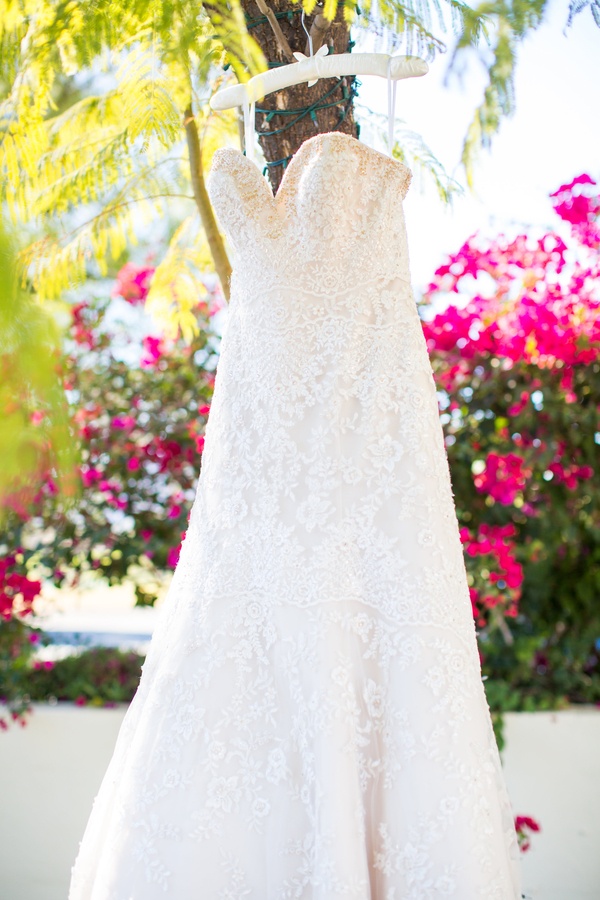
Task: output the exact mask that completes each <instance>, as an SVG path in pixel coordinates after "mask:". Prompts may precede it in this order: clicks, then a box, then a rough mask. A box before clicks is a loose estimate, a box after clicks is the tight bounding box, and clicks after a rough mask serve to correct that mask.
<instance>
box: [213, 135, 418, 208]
mask: <svg viewBox="0 0 600 900" xmlns="http://www.w3.org/2000/svg"><path fill="white" fill-rule="evenodd" d="M331 138H333V139H334V142H335V141H338V140H339V139H340V138H341V139H342V143H343V142H344V141H347V142H348V143H349V144H352V145H354V146H356V147H357V148H359V149H361V150H363V151H367V153H371V154H373V157H374V159H376V160H377V161H379V162H384V163H387V164H388V165H389V166H390V167H392V168H395V169H398V170H399V171H401V172H402V173H403V174H404V175H405V176H408V177H411V176H412V172H411V170H410V169H409V168H408V166H407V165H406V164H405V163H403V162H402V161H401V160H399V159H394V158H393V157H391V156H388V155H387V154H386V153H382V152H381V150H376V149H375V148H374V147H370V146H369V145H368V144H364V143H363V142H362V141H359V140H358V138H355V137H354V136H353V135H351V134H346V133H345V132H343V131H325V132H321V133H319V134H315V135H313V136H312V137H310V138H308V139H307V140H305V141H304V142H303V143H302V144H300V146H299V147H298V149H297V150H296V152H295V153H294V154H293V155H292V157H291V159H290V161H289V162H288V164H287V166H286V168H285V172H284V173H283V178H282V179H281V182H280V184H279V187H278V188H277V190H276V191H275V192H273V188H272V186H271V183H270V182H269V181H268V179H267V178H266V177H265V176H264V175H263V173H262V172H261V170H260V169H259V167H258V166H257V165H256V164H255V163H254V162H253V161H252V160H251V159H248V157H247V156H246V154H245V153H243V152H242V151H241V150H239V149H238V148H237V147H231V146H226V147H220V148H219V149H218V150H217V151H216V152H215V154H214V156H213V163H212V166H211V168H210V172H209V176H210V175H211V174H212V172H213V170H214V169H215V161H217V160H218V157H219V156H220V155H225V154H227V153H233V154H234V156H236V157H237V158H241V159H242V160H244V161H245V164H247V165H248V166H251V167H252V168H253V169H254V171H255V172H257V173H258V174H259V175H260V176H261V180H262V181H263V182H264V184H265V186H266V188H267V190H268V192H269V195H270V197H271V200H272V201H273V202H274V203H276V202H277V201H278V200H279V199H280V197H281V196H282V192H283V188H284V186H285V184H286V182H288V181H290V180H291V175H290V174H289V173H292V172H293V171H294V169H295V168H296V166H297V165H298V163H297V160H298V159H299V158H300V157H301V155H303V154H304V153H305V152H306V150H305V148H307V149H312V147H314V146H317V144H319V143H324V142H325V141H326V139H331Z"/></svg>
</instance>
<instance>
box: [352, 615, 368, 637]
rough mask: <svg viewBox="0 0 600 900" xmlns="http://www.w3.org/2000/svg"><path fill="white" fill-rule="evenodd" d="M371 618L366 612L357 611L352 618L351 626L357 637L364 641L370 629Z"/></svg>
mask: <svg viewBox="0 0 600 900" xmlns="http://www.w3.org/2000/svg"><path fill="white" fill-rule="evenodd" d="M372 624H373V623H372V622H371V619H370V618H369V616H368V615H367V614H366V613H359V614H358V615H357V616H354V618H353V619H352V626H353V628H354V630H355V632H356V633H357V635H358V636H359V637H361V638H362V639H363V641H366V640H367V638H368V636H369V631H370V630H371V625H372Z"/></svg>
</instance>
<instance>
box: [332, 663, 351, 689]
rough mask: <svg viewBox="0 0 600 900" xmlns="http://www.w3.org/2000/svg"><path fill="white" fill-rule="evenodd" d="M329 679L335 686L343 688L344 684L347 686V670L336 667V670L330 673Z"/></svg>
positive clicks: (342, 667)
mask: <svg viewBox="0 0 600 900" xmlns="http://www.w3.org/2000/svg"><path fill="white" fill-rule="evenodd" d="M331 677H332V679H333V681H334V682H335V684H339V685H340V687H344V685H345V684H348V669H346V668H344V666H338V667H337V669H334V670H333V672H332V673H331Z"/></svg>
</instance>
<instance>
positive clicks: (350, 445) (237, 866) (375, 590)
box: [69, 134, 520, 900]
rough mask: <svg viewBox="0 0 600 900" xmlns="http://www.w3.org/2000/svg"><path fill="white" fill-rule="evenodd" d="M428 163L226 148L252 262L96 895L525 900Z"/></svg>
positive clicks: (75, 893)
mask: <svg viewBox="0 0 600 900" xmlns="http://www.w3.org/2000/svg"><path fill="white" fill-rule="evenodd" d="M409 180H410V175H409V173H408V171H407V170H406V168H405V167H404V166H403V165H401V164H399V163H396V162H394V161H392V160H390V159H388V158H386V157H384V156H382V155H381V154H379V153H377V152H376V151H374V150H371V149H369V148H366V147H364V146H362V145H360V144H359V143H358V142H357V141H355V140H354V139H353V138H349V137H347V136H345V135H341V134H330V135H319V136H317V137H315V138H313V139H311V140H310V141H307V142H306V143H305V144H304V145H303V146H302V147H301V149H300V150H299V152H298V153H297V154H296V156H295V157H294V159H293V160H292V162H291V164H290V166H289V167H288V170H287V172H286V175H285V178H284V180H283V182H282V184H281V187H280V189H279V192H278V194H277V197H276V198H273V196H272V194H271V192H270V189H269V187H268V185H267V183H266V181H265V180H264V179H263V177H262V176H261V174H260V173H259V171H258V170H257V169H256V168H255V167H254V165H253V163H251V162H250V161H248V160H246V159H245V157H244V156H242V155H241V154H240V153H238V152H237V151H235V150H222V151H220V152H219V153H218V154H217V156H216V158H215V161H214V166H213V170H212V172H211V175H210V179H209V189H210V193H211V196H212V199H213V202H214V205H215V208H216V211H217V214H218V217H219V220H220V223H221V225H222V227H223V228H224V230H225V232H226V234H227V237H228V239H229V242H230V244H231V246H232V248H233V250H234V274H233V279H232V292H231V303H230V306H229V309H228V313H227V322H226V327H225V331H224V335H223V340H222V344H221V357H220V360H219V366H218V370H217V375H216V381H215V391H214V397H213V402H212V406H211V411H210V416H209V420H208V425H207V429H206V443H205V449H204V454H203V458H202V472H201V475H200V479H199V483H198V491H197V496H196V501H195V503H194V506H193V509H192V513H191V517H190V523H189V528H188V531H187V534H186V537H185V540H184V542H183V546H182V550H181V556H180V560H179V564H178V566H177V569H176V571H175V575H174V578H173V581H172V584H171V587H170V590H169V594H168V596H167V598H166V601H165V603H164V606H163V608H162V611H161V618H160V622H159V625H158V626H157V629H156V631H155V634H154V636H153V639H152V644H151V646H150V650H149V653H148V656H147V658H146V661H145V663H144V667H143V673H142V679H141V683H140V687H139V690H138V692H137V694H136V696H135V698H134V700H133V703H132V704H131V707H130V709H129V710H128V713H127V716H126V718H125V722H124V724H123V727H122V729H121V732H120V734H119V741H118V744H117V748H116V750H115V754H114V756H113V759H112V761H111V765H110V767H109V770H108V772H107V775H106V777H105V780H104V782H103V786H102V789H101V791H100V793H99V795H98V798H97V800H96V803H95V806H94V810H93V812H92V816H91V817H90V822H89V825H88V828H87V830H86V834H85V838H84V841H83V843H82V847H81V850H80V854H79V857H78V860H77V864H76V866H75V868H74V873H73V880H72V885H71V893H70V895H69V897H70V900H158V898H161V897H164V896H169V897H173V898H174V900H197V898H198V897H200V896H201V897H203V898H204V897H205V898H206V900H238V898H242V897H243V898H247V900H441V898H454V900H516V898H518V897H519V896H520V891H519V887H518V881H519V875H518V863H517V857H518V849H517V842H516V835H515V831H514V826H513V821H512V814H511V809H510V804H509V802H508V798H507V795H506V789H505V787H504V784H503V781H502V773H501V768H500V760H499V756H498V751H497V748H496V744H495V740H494V735H493V731H492V727H491V721H490V717H489V710H488V707H487V703H486V700H485V695H484V691H483V685H482V681H481V671H480V665H479V656H478V652H477V646H476V641H475V629H474V623H473V616H472V612H471V603H470V599H469V590H468V585H467V580H466V573H465V567H464V561H463V555H462V546H461V543H460V537H459V531H458V523H457V519H456V514H455V510H454V504H453V497H452V490H451V483H450V474H449V469H448V461H447V457H446V452H445V446H444V440H443V434H442V429H441V425H440V421H439V415H438V405H437V397H436V389H435V383H434V380H433V375H432V371H431V365H430V362H429V358H428V355H427V349H426V345H425V340H424V336H423V331H422V328H421V324H420V321H419V316H418V313H417V308H416V305H415V302H414V299H413V296H412V292H411V289H410V283H409V271H408V257H407V251H406V235H405V231H404V218H403V213H402V202H401V201H402V198H403V197H404V194H405V192H406V189H407V187H408V183H409Z"/></svg>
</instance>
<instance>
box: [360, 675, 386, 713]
mask: <svg viewBox="0 0 600 900" xmlns="http://www.w3.org/2000/svg"><path fill="white" fill-rule="evenodd" d="M364 698H365V703H366V704H367V710H368V713H369V715H370V716H372V717H373V718H374V719H379V718H381V716H382V714H383V707H384V699H383V688H382V687H380V686H379V685H378V684H376V682H374V681H373V680H372V679H371V678H370V679H369V680H368V681H367V684H366V686H365V690H364Z"/></svg>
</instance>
